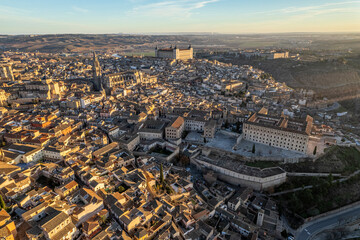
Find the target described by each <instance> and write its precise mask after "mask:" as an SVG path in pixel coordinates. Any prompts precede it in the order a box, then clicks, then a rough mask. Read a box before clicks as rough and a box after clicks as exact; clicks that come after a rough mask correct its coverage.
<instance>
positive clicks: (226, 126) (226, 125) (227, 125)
mask: <svg viewBox="0 0 360 240" xmlns="http://www.w3.org/2000/svg"><path fill="white" fill-rule="evenodd" d="M224 127H225V128H228V127H229V122H228V120H226V121H225V125H224Z"/></svg>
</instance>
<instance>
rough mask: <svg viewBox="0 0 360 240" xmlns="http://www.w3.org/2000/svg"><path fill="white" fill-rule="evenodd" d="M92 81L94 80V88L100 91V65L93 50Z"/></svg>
mask: <svg viewBox="0 0 360 240" xmlns="http://www.w3.org/2000/svg"><path fill="white" fill-rule="evenodd" d="M93 81H94V88H95V90H96V91H101V90H102V82H101V66H100V62H99V60H98V58H97V56H96V53H95V52H94V56H93Z"/></svg>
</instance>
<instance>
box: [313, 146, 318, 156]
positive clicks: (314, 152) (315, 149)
mask: <svg viewBox="0 0 360 240" xmlns="http://www.w3.org/2000/svg"><path fill="white" fill-rule="evenodd" d="M316 151H317V146H315V148H314V151H313V154H314V155H316Z"/></svg>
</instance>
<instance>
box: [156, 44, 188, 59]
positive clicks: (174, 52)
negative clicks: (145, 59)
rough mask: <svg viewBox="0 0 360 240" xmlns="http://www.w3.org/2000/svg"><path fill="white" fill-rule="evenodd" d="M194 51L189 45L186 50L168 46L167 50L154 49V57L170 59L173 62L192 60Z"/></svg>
mask: <svg viewBox="0 0 360 240" xmlns="http://www.w3.org/2000/svg"><path fill="white" fill-rule="evenodd" d="M193 55H194V50H193V48H192V47H191V45H189V47H188V48H177V47H176V46H175V47H172V46H170V47H169V48H157V47H156V48H155V57H158V58H170V59H175V60H189V59H193Z"/></svg>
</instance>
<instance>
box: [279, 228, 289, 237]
mask: <svg viewBox="0 0 360 240" xmlns="http://www.w3.org/2000/svg"><path fill="white" fill-rule="evenodd" d="M281 236H282V237H284V238H287V236H288V233H287V231H286V230H285V229H284V230H283V231H282V232H281Z"/></svg>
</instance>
